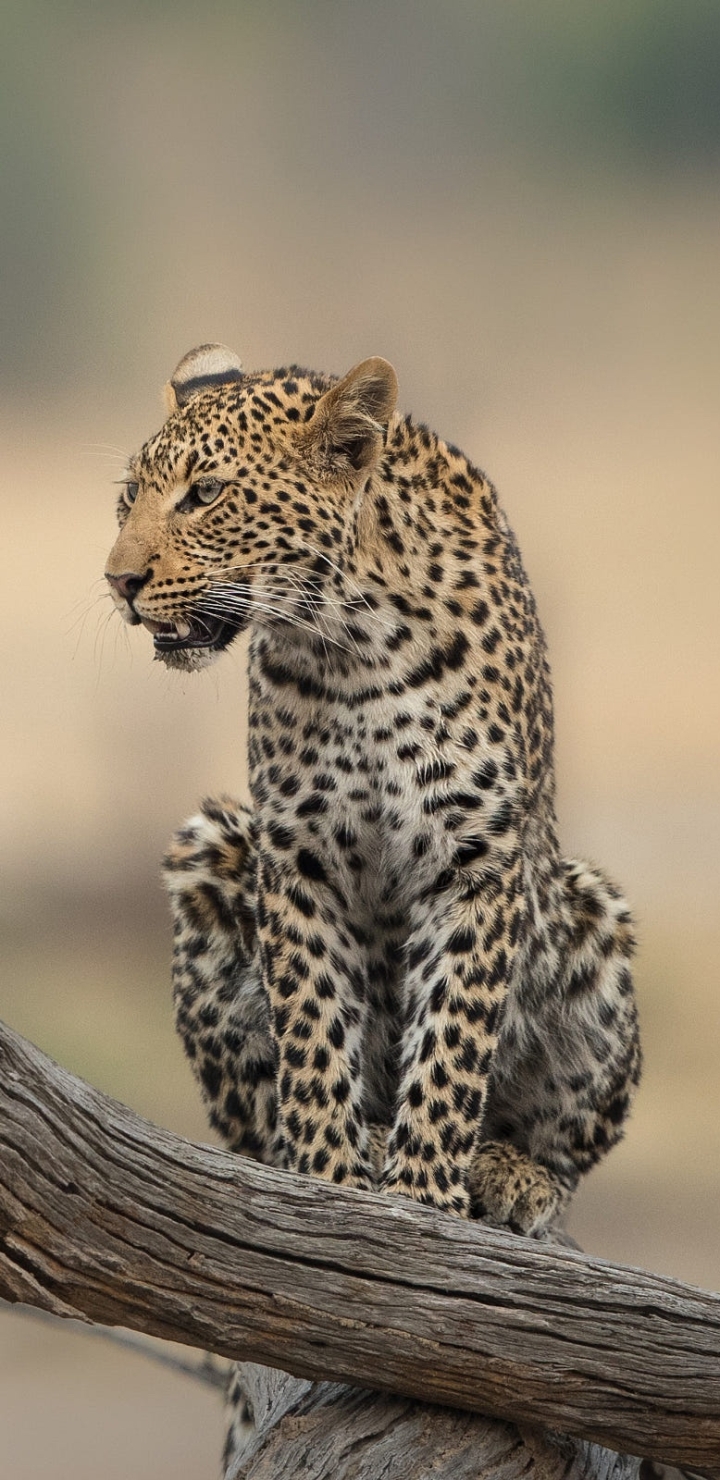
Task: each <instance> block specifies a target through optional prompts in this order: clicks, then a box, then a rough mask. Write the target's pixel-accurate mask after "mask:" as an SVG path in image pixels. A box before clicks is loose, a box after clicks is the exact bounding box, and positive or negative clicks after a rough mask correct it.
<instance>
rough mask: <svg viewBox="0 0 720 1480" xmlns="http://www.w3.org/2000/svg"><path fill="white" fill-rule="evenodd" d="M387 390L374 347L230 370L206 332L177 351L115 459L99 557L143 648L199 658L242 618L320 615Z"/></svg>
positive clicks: (365, 475)
mask: <svg viewBox="0 0 720 1480" xmlns="http://www.w3.org/2000/svg"><path fill="white" fill-rule="evenodd" d="M396 394H397V380H396V377H395V372H394V370H393V368H392V366H391V365H389V364H388V362H387V361H386V360H381V359H377V358H375V359H369V360H364V361H363V362H362V363H361V364H359V365H357V366H356V367H355V368H354V369H353V370H351V371H350V372H349V373H348V374H347V375H346V376H345V377H344V378H343V379H342V380H333V379H331V378H329V377H324V376H319V375H315V374H313V373H311V372H308V371H305V370H299V369H298V368H297V367H296V366H293V367H292V368H291V369H289V370H275V371H261V372H259V373H253V374H247V375H246V374H244V373H243V370H242V367H241V364H240V361H239V360H238V359H237V357H236V356H235V355H233V354H232V353H231V352H230V351H229V350H227V349H225V347H224V346H222V345H217V344H211V345H201V346H200V348H198V349H194V350H192V351H191V352H190V353H189V354H188V355H186V356H185V358H184V359H183V360H181V362H180V364H179V365H178V367H177V369H176V371H175V373H174V375H173V376H172V378H171V380H170V382H169V384H168V386H167V387H166V405H167V410H168V417H167V420H166V422H165V424H164V426H163V427H162V428H161V429H160V431H159V432H158V433H157V434H156V435H155V436H154V437H151V438H150V440H149V441H148V442H146V443H145V446H144V447H143V448H141V450H140V452H139V453H137V455H136V456H135V457H133V458H132V459H131V461H130V463H129V465H128V468H127V471H126V474H125V477H124V479H123V483H122V491H121V494H120V498H119V501H118V519H119V523H120V533H119V534H118V537H117V540H116V541H115V544H114V546H113V548H112V550H111V552H110V556H109V559H108V563H107V568H106V571H105V575H106V577H107V580H108V582H109V584H110V588H111V591H112V595H113V600H114V602H115V605H116V607H117V609H118V611H119V612H120V615H121V616H122V617H123V619H124V620H125V621H126V622H128V623H130V624H138V623H140V622H142V623H143V624H144V626H145V627H146V628H147V629H148V630H149V631H150V632H151V633H152V635H153V640H154V645H155V652H156V655H157V656H158V657H159V658H162V659H163V661H164V662H165V663H167V664H168V665H169V666H170V667H173V668H181V669H185V670H194V669H197V668H201V667H204V666H206V665H207V664H208V663H209V662H211V661H212V660H213V658H215V657H216V656H217V654H218V653H220V652H221V651H222V650H223V649H224V648H226V647H227V646H228V644H229V643H230V642H232V640H233V638H235V637H236V636H237V634H238V633H239V632H241V631H242V630H243V629H244V628H246V627H248V626H249V625H250V624H251V623H253V622H255V623H261V624H263V625H266V626H269V625H274V624H278V623H281V624H285V626H286V627H287V628H288V630H290V629H292V631H293V632H294V633H297V634H300V633H302V632H303V631H304V630H307V629H309V630H310V632H313V631H320V630H321V629H322V626H323V620H325V621H326V619H327V614H328V612H329V611H330V609H331V603H333V602H334V603H335V605H336V606H337V604H338V602H339V601H341V599H342V594H343V593H345V592H346V590H347V587H346V585H345V576H346V571H347V565H348V562H350V563H351V562H352V548H353V538H354V534H353V531H354V529H355V527H356V520H357V513H358V509H359V507H360V504H361V502H362V494H363V491H364V489H365V488H366V486H367V484H368V482H369V479H370V478H371V477H372V474H373V470H374V468H375V466H376V464H377V462H378V460H379V458H380V456H381V453H382V450H383V443H384V434H385V431H386V428H387V424H388V420H389V418H390V416H391V415H392V412H393V409H394V405H395V397H396ZM332 588H334V590H333V589H332Z"/></svg>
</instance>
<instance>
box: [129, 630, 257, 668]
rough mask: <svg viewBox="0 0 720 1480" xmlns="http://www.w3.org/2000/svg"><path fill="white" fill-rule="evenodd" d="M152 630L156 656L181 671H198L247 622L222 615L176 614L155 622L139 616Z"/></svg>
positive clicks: (216, 654) (228, 643) (170, 666)
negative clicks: (188, 615)
mask: <svg viewBox="0 0 720 1480" xmlns="http://www.w3.org/2000/svg"><path fill="white" fill-rule="evenodd" d="M142 621H143V625H144V626H145V627H147V629H148V631H149V632H151V633H152V639H153V644H154V647H155V657H156V658H159V659H160V661H161V662H163V663H164V664H165V666H166V667H167V668H176V669H180V670H181V671H182V672H183V673H197V672H198V670H199V669H201V668H208V667H209V666H210V664H211V663H212V662H214V660H215V659H216V658H217V657H219V655H220V653H222V652H224V650H225V648H226V647H229V645H230V643H231V642H232V641H233V639H234V638H235V637H237V635H238V633H239V632H241V631H242V629H243V627H244V626H245V625H246V624H245V623H244V622H237V621H226V620H225V619H223V618H221V617H202V618H199V617H190V618H184V619H181V618H178V619H177V620H176V621H175V622H157V621H154V620H153V619H152V618H150V617H143V618H142Z"/></svg>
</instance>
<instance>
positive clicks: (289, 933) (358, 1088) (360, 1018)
mask: <svg viewBox="0 0 720 1480" xmlns="http://www.w3.org/2000/svg"><path fill="white" fill-rule="evenodd" d="M278 852H279V850H278V847H277V831H276V833H275V838H274V846H273V845H272V844H271V845H268V840H267V839H266V840H265V841H264V843H263V842H262V841H261V848H260V868H259V873H258V908H257V922H258V943H259V950H260V960H261V964H262V976H263V984H264V986H265V989H266V991H267V995H268V999H269V1002H270V1012H271V1026H272V1030H273V1033H274V1036H275V1039H276V1043H277V1049H278V1079H277V1085H278V1132H277V1140H276V1144H275V1156H274V1159H275V1161H276V1163H277V1164H278V1165H283V1164H284V1165H285V1166H288V1167H291V1168H293V1169H294V1170H296V1171H298V1172H311V1173H314V1174H315V1175H316V1176H320V1177H325V1178H327V1179H328V1180H329V1181H332V1182H336V1183H342V1184H344V1185H346V1186H351V1187H365V1188H369V1187H371V1186H372V1185H373V1177H372V1172H371V1166H370V1160H369V1153H368V1142H367V1130H366V1127H365V1125H364V1123H363V1116H362V1110H361V1101H362V1077H361V1074H362V1071H361V1041H362V1033H363V1027H364V1018H365V998H366V984H365V974H364V970H363V963H362V960H361V957H360V953H359V948H358V945H357V942H356V941H355V940H354V939H353V937H352V935H351V933H350V931H349V930H348V928H347V923H346V922H347V915H348V905H347V901H346V900H345V899H344V898H343V897H342V895H341V893H340V891H339V889H338V888H337V886H335V885H333V884H332V883H331V882H330V879H329V877H328V875H327V873H326V870H325V867H324V865H323V863H322V862H321V860H320V858H319V857H318V856H317V854H316V853H315V852H313V851H311V849H310V848H303V847H300V848H299V849H297V850H295V849H293V850H292V855H288V856H287V861H285V859H284V858H282V856H280V857H279V856H278Z"/></svg>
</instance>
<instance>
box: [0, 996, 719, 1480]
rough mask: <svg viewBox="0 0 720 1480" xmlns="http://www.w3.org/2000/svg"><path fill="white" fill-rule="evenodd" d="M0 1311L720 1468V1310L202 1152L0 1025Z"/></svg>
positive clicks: (368, 1197)
mask: <svg viewBox="0 0 720 1480" xmlns="http://www.w3.org/2000/svg"><path fill="white" fill-rule="evenodd" d="M0 1295H2V1296H4V1297H5V1298H6V1299H7V1300H11V1301H24V1302H26V1303H28V1304H30V1305H36V1306H38V1307H40V1308H41V1309H45V1310H50V1311H53V1312H54V1313H55V1314H57V1315H64V1316H72V1317H78V1316H84V1317H85V1318H89V1319H90V1320H93V1321H100V1322H104V1323H106V1324H109V1325H116V1324H117V1325H123V1326H129V1327H131V1328H133V1329H135V1330H139V1331H145V1332H148V1333H151V1334H154V1335H156V1336H163V1337H168V1338H170V1339H172V1340H174V1341H179V1342H185V1343H188V1344H191V1345H193V1346H199V1347H203V1348H205V1349H207V1350H209V1351H212V1352H215V1353H217V1354H218V1355H224V1356H228V1357H234V1358H237V1359H239V1360H243V1361H251V1362H260V1363H266V1364H269V1365H272V1366H280V1367H282V1368H284V1369H285V1370H286V1371H288V1372H291V1373H293V1374H295V1376H297V1377H305V1378H313V1379H316V1380H320V1381H323V1380H327V1379H333V1380H341V1381H344V1382H349V1383H351V1384H355V1385H359V1386H363V1387H372V1388H374V1389H380V1390H383V1391H386V1392H389V1393H393V1394H397V1395H399V1396H401V1397H405V1398H414V1399H419V1400H421V1401H422V1402H425V1403H438V1404H442V1405H446V1406H448V1407H452V1408H461V1409H467V1410H469V1411H471V1412H474V1413H483V1414H490V1415H495V1416H497V1417H500V1418H508V1419H511V1420H513V1421H514V1422H516V1423H518V1422H519V1423H528V1424H531V1425H539V1426H541V1427H542V1428H545V1429H547V1428H550V1429H556V1430H560V1431H562V1432H563V1433H566V1434H572V1435H577V1436H579V1437H581V1438H584V1439H587V1440H594V1441H597V1442H599V1443H600V1444H606V1445H609V1446H611V1447H612V1448H613V1449H615V1450H627V1451H629V1452H630V1453H632V1454H636V1455H644V1456H647V1457H649V1458H655V1459H658V1460H662V1461H665V1462H668V1463H675V1464H681V1465H685V1466H688V1467H691V1468H693V1469H695V1470H706V1471H707V1470H713V1469H717V1468H719V1467H720V1296H718V1295H713V1294H709V1293H705V1292H704V1291H701V1290H695V1289H693V1288H691V1287H689V1286H685V1285H681V1284H679V1283H677V1282H675V1281H673V1280H668V1279H662V1278H660V1277H659V1276H657V1275H651V1274H646V1273H644V1272H642V1271H639V1270H632V1269H625V1268H623V1267H621V1266H619V1265H613V1264H609V1263H605V1262H603V1261H600V1260H593V1259H588V1258H586V1257H585V1256H584V1255H581V1254H578V1253H576V1252H574V1251H571V1250H564V1249H558V1248H556V1247H552V1246H549V1245H543V1244H541V1243H538V1242H535V1241H532V1240H528V1239H522V1238H517V1237H514V1236H512V1235H506V1234H503V1233H499V1232H495V1231H493V1230H490V1229H486V1228H483V1227H481V1226H478V1225H476V1224H468V1223H464V1222H461V1221H460V1220H458V1219H455V1218H450V1217H446V1216H444V1215H442V1214H439V1213H435V1212H433V1211H431V1210H429V1209H424V1208H420V1207H417V1206H415V1205H413V1204H410V1203H408V1202H405V1201H404V1200H403V1199H398V1198H390V1197H382V1196H374V1195H372V1194H369V1193H359V1192H352V1191H342V1190H340V1189H338V1188H335V1187H332V1186H329V1185H328V1184H327V1183H324V1182H322V1181H320V1180H317V1179H314V1178H308V1177H296V1176H293V1175H291V1174H289V1173H279V1172H273V1171H271V1170H269V1169H268V1168H266V1167H261V1166H257V1165H255V1164H253V1163H251V1162H248V1161H244V1160H242V1159H240V1158H238V1157H234V1156H231V1155H229V1154H228V1153H226V1152H223V1151H219V1150H215V1149H214V1148H209V1147H203V1146H197V1145H194V1144H193V1143H191V1142H188V1141H184V1140H181V1139H180V1138H179V1137H177V1136H173V1135H171V1134H170V1133H169V1132H167V1131H163V1130H160V1129H159V1128H158V1127H156V1126H152V1125H150V1124H148V1123H147V1122H146V1121H144V1120H142V1119H141V1118H140V1117H139V1116H137V1115H135V1114H133V1113H132V1112H131V1111H130V1110H128V1109H126V1108H125V1107H124V1106H122V1105H119V1104H117V1102H115V1101H113V1100H110V1099H108V1098H107V1097H106V1096H104V1095H102V1094H100V1093H99V1092H98V1091H96V1090H94V1089H92V1088H91V1087H90V1086H89V1085H87V1084H85V1083H83V1081H82V1080H79V1079H76V1078H74V1077H73V1076H72V1075H70V1074H68V1073H66V1072H65V1071H64V1070H62V1069H60V1068H58V1067H57V1066H56V1065H55V1064H53V1063H52V1061H51V1060H49V1059H48V1058H46V1057H45V1055H44V1054H42V1053H40V1052H39V1050H38V1049H36V1048H33V1047H32V1045H30V1044H28V1043H27V1042H25V1041H24V1040H23V1039H21V1038H20V1037H18V1035H17V1034H15V1033H13V1032H12V1031H11V1030H10V1029H8V1028H5V1027H3V1026H2V1025H0Z"/></svg>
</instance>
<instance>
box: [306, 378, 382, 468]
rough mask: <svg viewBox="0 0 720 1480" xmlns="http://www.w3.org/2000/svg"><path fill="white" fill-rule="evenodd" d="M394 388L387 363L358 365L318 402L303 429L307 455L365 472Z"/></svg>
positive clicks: (378, 445) (376, 452) (374, 452)
mask: <svg viewBox="0 0 720 1480" xmlns="http://www.w3.org/2000/svg"><path fill="white" fill-rule="evenodd" d="M397 389H398V384H397V376H396V374H395V371H394V370H393V367H392V365H391V364H389V362H388V361H387V360H381V359H380V358H379V356H377V355H375V356H373V358H372V359H370V360H362V361H361V363H360V364H359V365H356V366H355V367H354V369H353V370H349V371H348V373H347V375H345V376H343V379H342V380H339V381H338V382H337V385H334V386H332V387H331V389H330V390H329V391H326V392H325V395H324V396H321V397H320V399H319V401H318V402H317V403H316V405H315V410H314V413H313V416H312V418H311V420H310V421H309V422H307V423H306V424H305V426H304V427H303V430H302V440H303V443H304V446H305V450H306V452H307V453H309V454H310V455H311V456H312V457H313V458H314V459H316V460H317V461H319V462H321V463H324V464H325V465H326V466H328V467H332V466H333V465H335V466H336V467H338V468H341V467H342V466H344V467H345V468H346V469H348V468H355V469H357V470H358V471H360V470H362V469H363V468H367V467H369V466H370V464H371V463H372V462H374V460H375V458H376V457H377V456H378V455H379V452H380V448H381V446H382V436H383V433H384V431H385V429H386V427H387V424H388V422H389V420H390V417H391V416H392V413H393V411H394V409H395V402H396V400H397Z"/></svg>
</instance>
